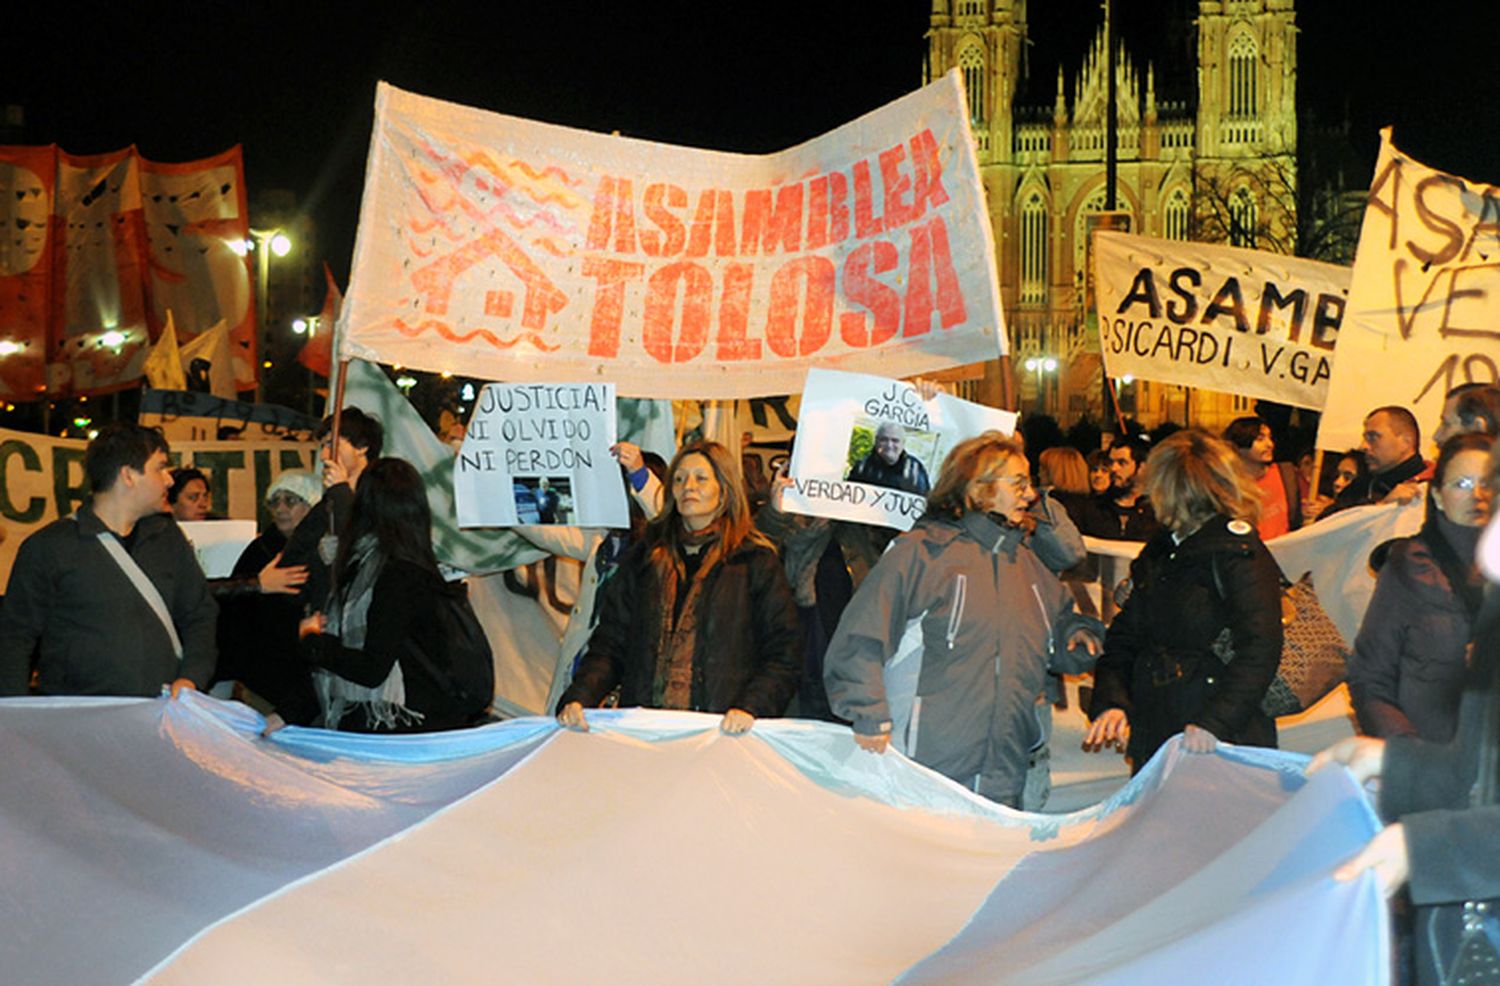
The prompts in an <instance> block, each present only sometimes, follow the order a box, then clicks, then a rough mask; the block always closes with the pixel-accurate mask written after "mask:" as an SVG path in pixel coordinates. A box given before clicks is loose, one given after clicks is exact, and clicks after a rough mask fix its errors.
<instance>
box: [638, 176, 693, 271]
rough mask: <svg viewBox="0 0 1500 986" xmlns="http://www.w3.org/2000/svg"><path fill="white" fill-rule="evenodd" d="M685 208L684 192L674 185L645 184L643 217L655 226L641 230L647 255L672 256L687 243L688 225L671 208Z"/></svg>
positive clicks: (642, 244) (685, 197) (644, 250)
mask: <svg viewBox="0 0 1500 986" xmlns="http://www.w3.org/2000/svg"><path fill="white" fill-rule="evenodd" d="M663 200H665V201H663ZM686 208H687V192H685V191H683V190H682V189H681V188H679V187H677V186H676V185H663V184H660V183H658V184H655V185H647V186H646V195H645V204H644V209H645V211H646V218H647V219H648V220H650V221H651V222H653V223H655V224H656V227H657V228H656V229H652V228H650V227H649V226H648V227H646V228H643V229H642V230H641V250H642V251H643V252H644V253H645V254H646V256H648V257H675V256H676V255H677V254H679V253H681V252H682V248H683V246H684V245H685V244H686V243H687V227H686V226H685V225H683V222H682V220H681V219H679V218H677V214H676V213H674V212H673V211H672V210H673V209H686ZM658 230H659V232H658Z"/></svg>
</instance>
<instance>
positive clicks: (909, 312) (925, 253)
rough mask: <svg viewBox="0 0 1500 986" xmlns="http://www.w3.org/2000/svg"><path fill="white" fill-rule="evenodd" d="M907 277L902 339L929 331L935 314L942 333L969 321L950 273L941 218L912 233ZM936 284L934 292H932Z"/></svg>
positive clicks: (954, 273)
mask: <svg viewBox="0 0 1500 986" xmlns="http://www.w3.org/2000/svg"><path fill="white" fill-rule="evenodd" d="M907 263H908V265H909V273H910V277H909V278H908V286H907V290H906V324H905V326H904V327H903V328H902V330H901V334H902V335H903V336H907V337H910V336H919V335H924V334H926V333H927V332H929V331H931V329H932V313H933V311H934V310H935V311H937V313H938V324H939V325H941V326H942V327H943V328H945V329H949V328H952V327H953V326H955V325H957V324H959V323H960V322H962V321H963V320H964V319H965V318H967V317H968V314H967V312H966V311H965V309H964V293H963V290H962V288H960V287H959V284H958V272H957V271H955V270H954V269H953V255H952V253H951V252H950V250H949V248H948V226H947V224H946V223H944V222H943V220H942V219H941V218H937V219H933V220H932V221H931V222H928V223H925V224H924V225H921V226H913V227H912V229H911V257H910V259H909V260H908V261H907ZM934 282H936V292H934V290H933V286H934Z"/></svg>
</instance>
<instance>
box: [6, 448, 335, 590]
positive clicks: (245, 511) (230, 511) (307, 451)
mask: <svg viewBox="0 0 1500 986" xmlns="http://www.w3.org/2000/svg"><path fill="white" fill-rule="evenodd" d="M87 445H88V443H87V442H84V441H80V440H78V439H72V438H52V437H50V436H47V435H33V434H29V433H26V432H19V431H6V430H4V429H0V585H4V584H5V583H7V582H9V581H10V568H11V565H12V564H13V563H14V562H15V558H16V550H17V549H18V548H20V546H21V542H22V541H24V540H26V537H27V535H29V534H31V533H32V532H33V531H35V530H37V529H39V528H41V527H43V526H45V525H46V524H49V523H51V522H52V521H54V520H56V519H57V518H59V517H66V516H68V515H69V514H71V513H73V511H75V510H77V509H78V506H79V505H80V504H81V503H83V501H84V500H85V499H87V497H88V479H87V478H86V477H85V476H84V474H83V450H84V448H85V447H86V446H87ZM315 459H316V448H315V447H314V446H313V445H311V444H297V443H292V442H180V443H177V444H174V445H173V446H172V460H173V465H191V466H195V467H197V468H198V469H201V470H203V472H204V473H205V474H206V475H207V476H208V484H209V491H210V493H211V495H212V499H213V502H212V510H213V512H214V513H216V514H218V515H220V516H223V517H234V518H239V519H244V520H252V519H258V520H259V521H260V523H261V525H262V526H264V525H265V524H268V523H269V522H270V516H269V514H264V513H263V512H262V507H263V505H264V501H265V498H266V491H267V490H268V489H270V488H271V483H272V482H274V481H275V479H276V477H277V476H279V475H281V473H282V472H284V471H285V470H287V469H311V468H313V466H314V464H315Z"/></svg>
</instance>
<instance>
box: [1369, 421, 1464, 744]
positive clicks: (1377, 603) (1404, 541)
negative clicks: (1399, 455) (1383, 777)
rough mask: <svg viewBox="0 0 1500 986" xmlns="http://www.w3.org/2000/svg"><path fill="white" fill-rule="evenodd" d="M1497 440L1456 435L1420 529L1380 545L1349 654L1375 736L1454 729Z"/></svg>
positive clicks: (1444, 735) (1442, 457) (1439, 734)
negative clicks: (1476, 558) (1366, 602)
mask: <svg viewBox="0 0 1500 986" xmlns="http://www.w3.org/2000/svg"><path fill="white" fill-rule="evenodd" d="M1490 442H1491V438H1490V436H1488V435H1479V434H1473V433H1470V434H1467V435H1457V436H1455V437H1453V438H1450V439H1448V441H1447V442H1446V443H1444V445H1443V450H1442V452H1441V453H1440V454H1439V455H1438V460H1437V468H1436V469H1435V470H1434V472H1433V476H1434V479H1433V481H1432V484H1431V486H1430V488H1429V489H1428V491H1427V518H1426V520H1425V521H1423V523H1422V529H1421V530H1420V531H1419V532H1417V534H1416V535H1415V536H1413V537H1409V538H1398V539H1397V540H1395V541H1390V542H1387V543H1386V544H1383V545H1381V546H1380V547H1379V548H1377V549H1375V556H1374V557H1373V558H1372V564H1374V565H1375V566H1376V567H1377V568H1378V569H1379V572H1380V575H1379V577H1378V579H1377V580H1376V582H1375V594H1374V596H1372V597H1371V598H1370V606H1369V608H1368V609H1366V610H1365V619H1364V622H1363V623H1361V624H1360V628H1359V636H1357V637H1355V638H1354V652H1353V653H1352V654H1350V656H1349V694H1350V697H1351V698H1352V699H1353V701H1354V712H1355V715H1356V716H1358V718H1359V730H1360V732H1362V733H1365V734H1367V735H1369V736H1405V735H1413V736H1420V737H1422V738H1423V739H1425V740H1431V741H1432V742H1434V743H1446V742H1448V740H1450V739H1452V738H1453V730H1454V729H1455V728H1456V727H1457V725H1458V697H1459V693H1460V692H1461V691H1462V690H1463V680H1464V671H1465V669H1466V664H1465V658H1466V657H1467V656H1468V652H1469V638H1470V636H1472V634H1473V626H1474V617H1475V615H1476V614H1477V613H1478V612H1479V604H1480V601H1481V600H1482V599H1483V597H1484V580H1483V579H1482V578H1481V577H1480V575H1479V569H1478V568H1477V567H1476V566H1475V564H1474V549H1475V546H1476V545H1478V543H1479V534H1480V532H1481V531H1482V530H1483V528H1484V524H1485V521H1487V520H1489V514H1490V491H1489V487H1488V482H1489V481H1488V479H1486V472H1487V470H1488V468H1489V451H1490Z"/></svg>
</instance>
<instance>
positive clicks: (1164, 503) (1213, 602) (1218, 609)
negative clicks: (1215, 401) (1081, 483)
mask: <svg viewBox="0 0 1500 986" xmlns="http://www.w3.org/2000/svg"><path fill="white" fill-rule="evenodd" d="M1145 492H1146V494H1147V496H1149V497H1150V499H1151V505H1152V508H1153V509H1154V510H1155V512H1156V516H1157V518H1158V519H1160V520H1161V522H1162V523H1163V525H1165V530H1163V531H1161V532H1160V533H1158V534H1157V535H1156V536H1155V537H1153V538H1152V539H1151V540H1150V541H1148V542H1147V543H1146V546H1145V548H1143V549H1142V550H1141V553H1140V555H1139V557H1137V558H1136V560H1135V561H1134V562H1133V563H1132V564H1131V566H1130V585H1131V591H1130V596H1129V598H1128V599H1127V600H1126V602H1125V604H1124V606H1123V607H1122V608H1121V609H1120V612H1119V613H1118V614H1116V616H1115V618H1114V622H1113V623H1111V624H1110V627H1109V632H1108V634H1107V635H1106V637H1105V639H1104V654H1103V656H1102V657H1100V658H1099V664H1098V666H1097V667H1096V668H1095V671H1094V693H1093V699H1092V705H1091V707H1090V709H1089V715H1090V717H1091V718H1092V720H1093V721H1092V723H1091V724H1090V726H1089V730H1088V733H1087V734H1086V736H1085V738H1084V746H1085V749H1089V750H1099V749H1102V748H1103V747H1105V746H1112V747H1115V748H1116V749H1119V748H1121V747H1122V746H1123V747H1124V748H1125V750H1126V754H1127V756H1129V757H1130V761H1131V769H1132V771H1139V770H1140V769H1141V768H1142V767H1144V766H1145V765H1146V762H1147V761H1148V760H1150V759H1151V756H1152V754H1154V753H1155V752H1156V751H1157V749H1158V748H1159V747H1160V746H1161V745H1162V744H1163V743H1165V742H1166V741H1167V740H1168V739H1169V738H1170V737H1172V736H1173V735H1174V734H1176V733H1179V732H1181V733H1183V734H1184V736H1183V745H1184V747H1185V748H1186V749H1188V750H1189V751H1191V752H1199V753H1206V752H1209V751H1211V750H1212V749H1213V748H1214V745H1215V742H1216V741H1217V740H1224V741H1226V742H1230V743H1241V744H1250V745H1254V746H1270V747H1274V746H1275V745H1276V723H1275V720H1273V719H1271V717H1269V716H1267V715H1266V714H1265V713H1264V712H1262V711H1261V708H1260V704H1261V699H1262V698H1263V697H1264V696H1265V693H1266V689H1267V688H1268V687H1269V686H1270V684H1271V681H1272V680H1273V679H1274V678H1275V677H1276V667H1277V665H1278V664H1279V663H1280V660H1281V644H1282V632H1281V570H1280V569H1279V568H1278V567H1277V565H1276V562H1275V561H1274V560H1273V559H1272V558H1271V555H1270V552H1268V551H1267V550H1266V548H1265V545H1263V544H1262V543H1261V541H1260V538H1259V537H1258V536H1257V535H1256V533H1255V518H1256V508H1257V506H1258V494H1257V492H1256V490H1255V488H1254V487H1253V486H1252V485H1251V484H1250V483H1249V481H1248V480H1247V479H1246V478H1245V477H1244V474H1243V472H1242V470H1241V469H1240V468H1239V466H1238V463H1237V462H1236V456H1235V453H1234V451H1233V450H1232V449H1231V448H1230V447H1229V445H1228V444H1227V443H1226V442H1224V441H1222V440H1221V439H1218V438H1215V437H1213V436H1211V435H1209V434H1207V433H1205V432H1201V431H1197V430H1188V431H1180V432H1178V433H1177V434H1175V435H1172V436H1171V437H1170V438H1167V439H1165V440H1164V441H1162V443H1161V444H1160V445H1158V446H1157V448H1156V449H1155V450H1154V451H1153V452H1152V453H1151V457H1150V459H1148V460H1147V462H1146V479H1145Z"/></svg>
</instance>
